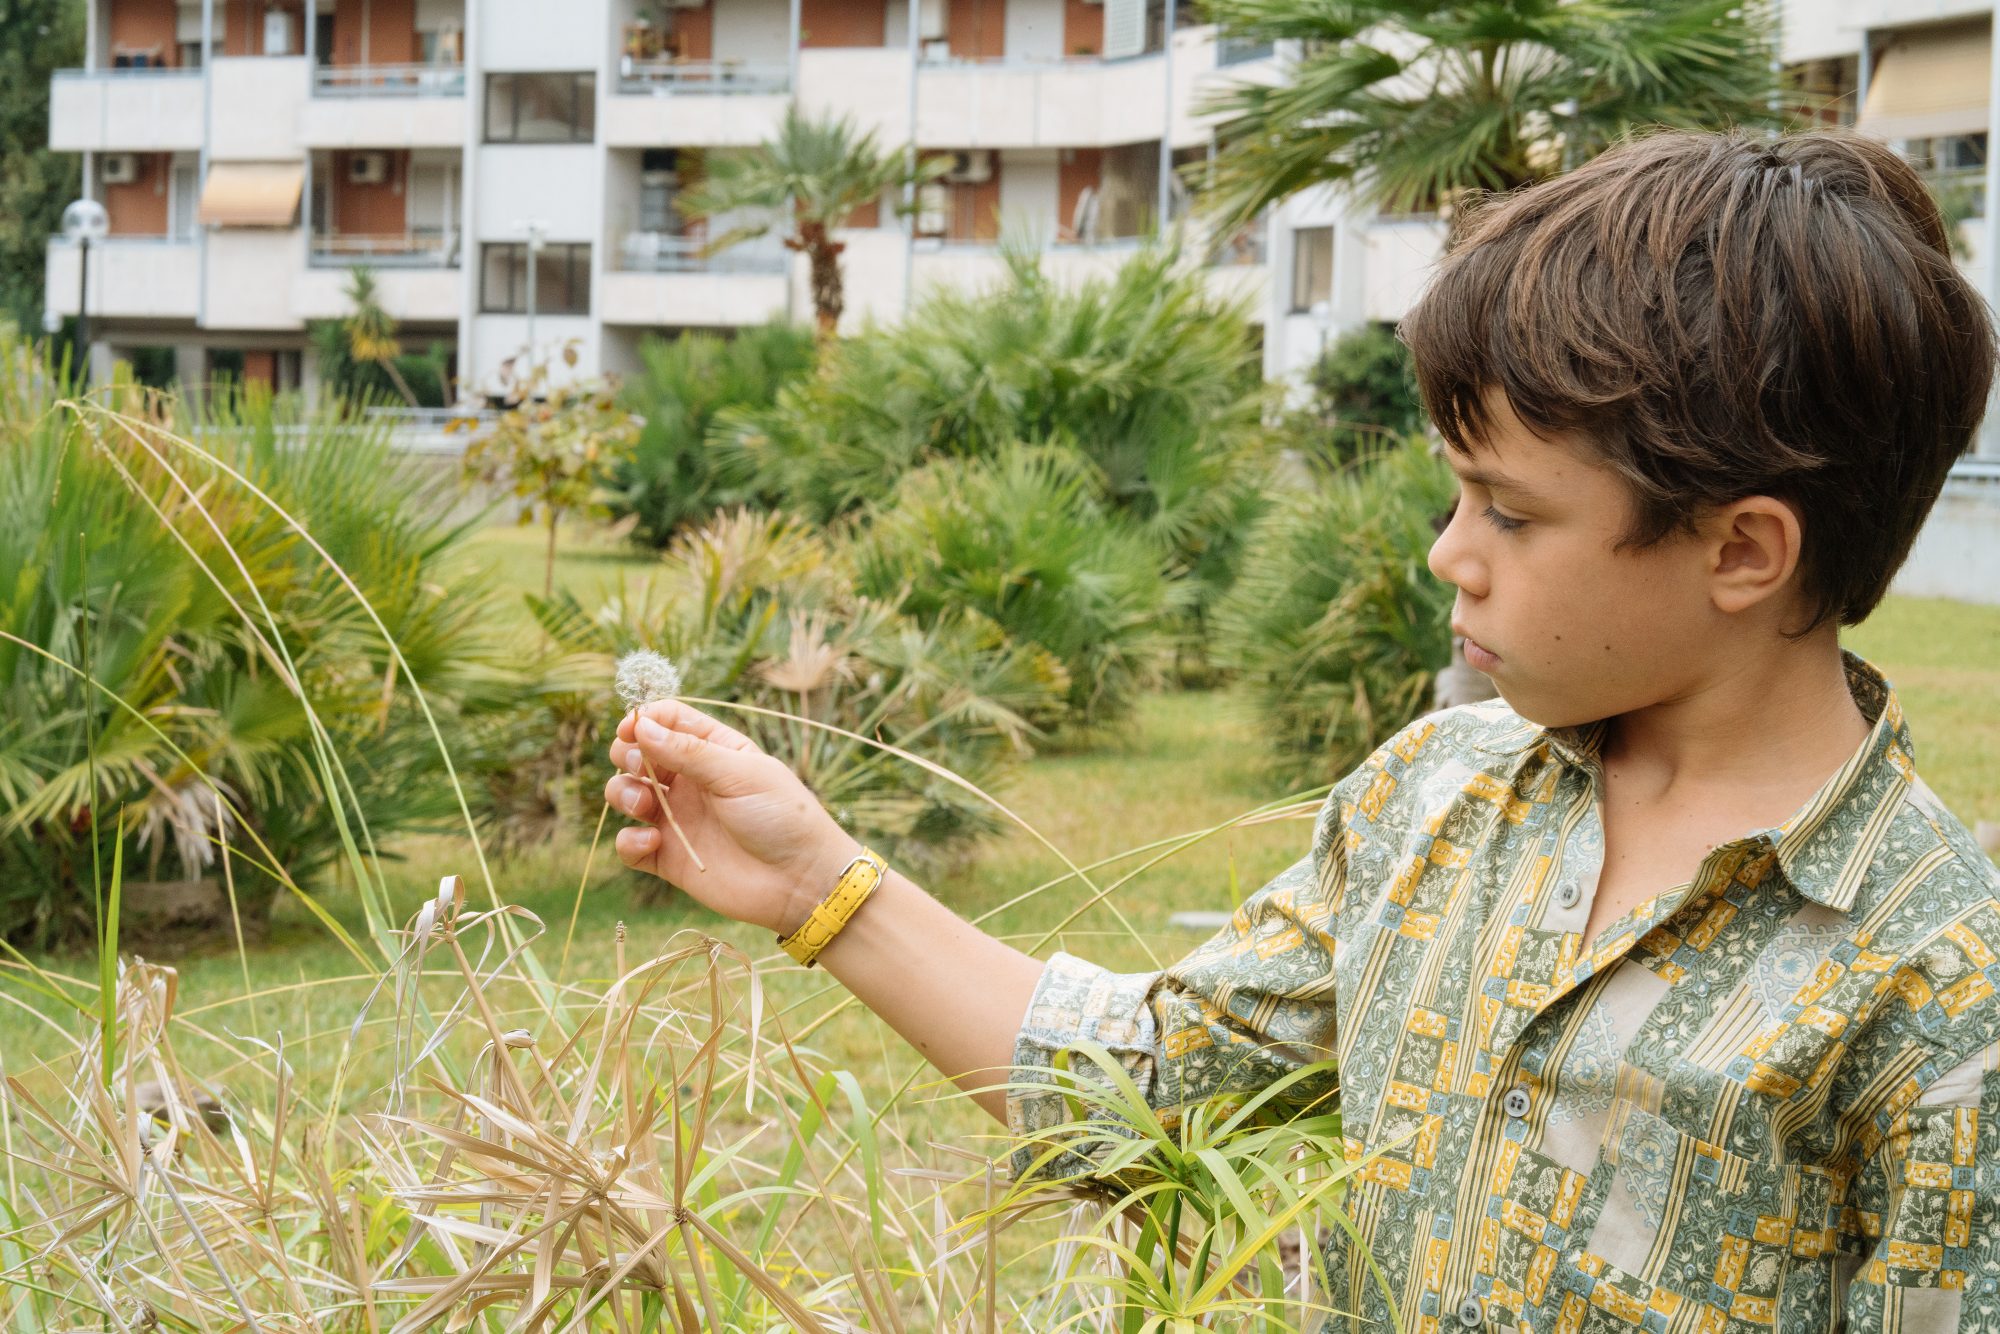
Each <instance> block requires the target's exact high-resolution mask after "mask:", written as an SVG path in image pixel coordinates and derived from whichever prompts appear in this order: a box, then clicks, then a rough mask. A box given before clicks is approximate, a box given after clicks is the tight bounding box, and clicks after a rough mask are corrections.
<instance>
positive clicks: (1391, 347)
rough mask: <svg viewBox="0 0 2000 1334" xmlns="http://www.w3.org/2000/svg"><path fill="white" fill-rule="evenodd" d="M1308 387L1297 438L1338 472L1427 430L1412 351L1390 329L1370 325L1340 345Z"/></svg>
mask: <svg viewBox="0 0 2000 1334" xmlns="http://www.w3.org/2000/svg"><path fill="white" fill-rule="evenodd" d="M1306 387H1307V389H1308V390H1309V395H1308V398H1307V400H1306V402H1305V404H1304V405H1303V406H1302V407H1301V408H1300V409H1299V411H1298V412H1297V413H1296V414H1295V415H1294V417H1293V420H1292V423H1291V425H1292V427H1293V431H1292V434H1293V435H1294V436H1296V437H1299V438H1300V439H1301V441H1302V443H1304V444H1305V446H1306V448H1307V451H1308V452H1309V453H1311V454H1314V455H1317V456H1319V457H1321V458H1323V459H1324V460H1326V461H1328V462H1330V463H1332V464H1334V465H1335V466H1339V465H1343V464H1346V463H1350V462H1352V461H1353V460H1354V459H1356V458H1357V457H1359V456H1361V455H1364V454H1368V453H1373V452H1379V451H1380V450H1382V449H1383V448H1385V447H1393V446H1394V445H1395V443H1396V442H1397V441H1400V440H1403V439H1405V438H1406V437H1408V436H1410V435H1412V434H1414V433H1416V432H1418V431H1421V430H1422V429H1423V428H1424V423H1425V421H1426V417H1425V415H1424V402H1423V398H1422V396H1421V395H1419V394H1418V392H1417V373H1416V367H1415V364H1414V363H1413V362H1412V361H1411V360H1410V349H1409V348H1407V347H1405V346H1403V343H1402V340H1401V339H1399V338H1397V337H1396V333H1395V330H1393V329H1391V328H1390V327H1389V326H1387V325H1382V324H1370V325H1364V326H1363V327H1361V328H1359V329H1355V330H1352V331H1351V332H1348V333H1345V334H1342V335H1341V336H1340V337H1339V338H1338V339H1336V340H1334V342H1333V344H1332V345H1331V346H1330V347H1328V348H1327V349H1326V351H1325V352H1324V353H1322V354H1321V355H1320V357H1319V359H1318V360H1316V361H1315V362H1313V364H1312V366H1311V367H1310V368H1309V369H1308V370H1307V371H1306Z"/></svg>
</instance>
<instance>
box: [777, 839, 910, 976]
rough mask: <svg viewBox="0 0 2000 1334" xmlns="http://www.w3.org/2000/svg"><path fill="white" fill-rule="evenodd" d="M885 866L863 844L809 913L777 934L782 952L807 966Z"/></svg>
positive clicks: (878, 879) (870, 889) (879, 879)
mask: <svg viewBox="0 0 2000 1334" xmlns="http://www.w3.org/2000/svg"><path fill="white" fill-rule="evenodd" d="M888 870H889V867H888V864H887V863H885V862H884V861H883V860H882V859H881V858H880V857H878V856H876V855H875V853H874V852H872V851H870V850H869V849H867V848H863V849H862V850H861V854H860V855H859V856H857V857H856V858H855V859H854V860H853V861H851V862H849V863H848V864H847V867H846V869H845V870H843V871H842V872H841V873H840V879H839V880H838V881H836V882H835V883H834V886H833V892H832V893H831V894H828V895H827V896H826V897H825V898H823V899H821V900H820V901H819V903H818V904H816V905H815V906H814V908H813V910H812V915H811V916H809V917H807V918H806V920H805V921H804V922H803V923H802V924H801V925H800V927H799V929H798V930H796V931H794V932H792V934H791V935H789V936H780V937H778V944H779V945H781V946H783V947H784V950H785V953H787V954H789V955H791V956H792V957H793V958H794V959H796V960H798V961H799V962H800V963H802V964H804V965H805V966H806V967H808V968H811V967H813V966H814V965H815V961H816V960H817V959H818V958H819V954H820V951H821V950H824V949H825V948H826V947H827V945H828V944H829V943H831V942H832V940H833V938H834V937H835V936H836V935H838V934H840V928H842V927H843V926H846V925H847V921H848V919H849V918H851V917H853V916H854V913H855V910H856V909H858V908H860V907H861V905H862V904H863V903H864V902H866V901H867V899H868V896H869V895H870V894H873V893H874V892H875V887H876V886H877V885H879V884H881V883H882V877H883V876H884V875H886V874H887V873H888Z"/></svg>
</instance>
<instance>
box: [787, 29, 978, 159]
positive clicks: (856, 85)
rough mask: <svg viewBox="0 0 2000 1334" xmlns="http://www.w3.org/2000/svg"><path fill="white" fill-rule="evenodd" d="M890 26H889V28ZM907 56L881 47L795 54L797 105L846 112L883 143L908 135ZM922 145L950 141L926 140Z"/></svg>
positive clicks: (816, 112) (813, 110)
mask: <svg viewBox="0 0 2000 1334" xmlns="http://www.w3.org/2000/svg"><path fill="white" fill-rule="evenodd" d="M892 30H893V29H892ZM909 99H910V58H909V55H908V54H907V53H906V52H903V51H895V50H888V49H884V48H881V47H866V46H857V47H821V48H815V49H812V50H807V51H801V52H799V88H798V102H799V109H800V110H801V111H803V112H806V113H808V114H812V115H824V114H827V113H833V114H841V115H847V116H851V117H852V118H853V119H854V121H855V122H856V124H858V125H859V126H860V127H861V128H862V129H872V130H875V131H876V132H877V133H878V134H879V135H880V136H881V137H882V139H883V140H884V141H885V142H887V143H892V144H900V143H902V142H904V141H905V140H907V139H908V138H909V123H910V114H909ZM924 142H926V143H948V142H950V141H949V140H933V139H928V138H926V139H925V140H924Z"/></svg>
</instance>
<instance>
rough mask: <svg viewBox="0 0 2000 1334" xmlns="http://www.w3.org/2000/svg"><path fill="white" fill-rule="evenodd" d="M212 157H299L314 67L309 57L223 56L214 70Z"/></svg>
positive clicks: (269, 159)
mask: <svg viewBox="0 0 2000 1334" xmlns="http://www.w3.org/2000/svg"><path fill="white" fill-rule="evenodd" d="M208 77H209V84H210V92H209V96H210V98H211V105H210V115H209V125H210V128H211V130H212V131H213V135H214V137H213V138H212V139H211V140H210V142H209V146H208V156H209V160H210V161H221V162H227V161H231V160H238V161H265V162H273V161H279V160H282V159H287V158H297V157H298V156H299V155H300V152H301V149H302V147H303V146H302V144H301V143H300V140H299V113H300V111H301V110H302V109H303V108H304V106H305V103H306V96H307V93H308V91H309V88H310V84H311V79H312V70H311V67H310V65H308V63H307V62H306V58H305V57H304V56H224V57H221V58H219V59H217V60H216V61H215V62H214V63H213V64H212V65H211V66H210V69H209V76H208Z"/></svg>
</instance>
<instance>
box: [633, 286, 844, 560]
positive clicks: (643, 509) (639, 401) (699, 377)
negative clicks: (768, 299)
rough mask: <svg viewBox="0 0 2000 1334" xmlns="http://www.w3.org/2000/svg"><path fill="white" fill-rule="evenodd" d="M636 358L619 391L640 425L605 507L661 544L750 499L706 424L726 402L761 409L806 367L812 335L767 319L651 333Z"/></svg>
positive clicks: (638, 534) (750, 491)
mask: <svg viewBox="0 0 2000 1334" xmlns="http://www.w3.org/2000/svg"><path fill="white" fill-rule="evenodd" d="M639 360H640V370H639V373H638V374H636V375H634V376H633V377H632V378H631V379H629V380H627V381H626V382H625V385H624V388H623V391H622V393H621V396H620V397H621V401H622V402H623V404H624V406H625V407H626V408H627V409H628V410H630V411H631V412H633V413H636V414H637V415H638V416H639V417H641V418H643V419H644V421H645V425H644V426H643V427H641V428H640V431H639V442H638V445H637V447H636V448H635V449H634V450H633V451H632V453H631V455H630V457H628V458H626V459H624V460H622V461H621V462H620V464H619V466H618V469H617V471H616V472H615V473H614V474H613V477H612V480H611V484H610V488H609V490H610V492H611V496H612V499H611V511H612V513H613V514H614V515H615V516H617V517H618V518H620V519H629V521H630V522H631V523H632V525H633V526H632V536H633V537H634V538H635V539H636V540H638V541H640V542H643V543H645V544H647V545H648V546H653V547H664V546H666V545H667V543H669V542H671V541H672V540H673V539H674V537H675V535H677V534H678V533H680V532H681V530H682V529H684V528H687V527H690V526H693V525H697V524H700V523H703V522H705V521H706V520H707V519H708V518H709V516H710V515H712V514H714V513H716V512H717V511H720V510H724V509H729V508H732V507H734V506H738V505H742V504H745V503H747V502H749V501H751V500H753V499H754V498H755V489H754V487H753V486H752V485H751V484H749V482H748V481H747V480H746V479H744V478H743V477H741V476H740V474H739V475H724V474H723V472H722V471H721V470H720V469H718V467H717V466H716V456H715V452H714V451H713V450H711V449H710V447H709V442H708V435H709V431H710V429H711V428H712V427H713V426H714V424H715V421H716V418H717V417H718V416H719V415H720V414H721V413H723V412H725V411H727V410H730V409H758V408H768V407H769V406H770V405H771V404H772V403H773V402H774V401H775V400H776V399H777V396H778V393H779V391H780V390H781V389H783V388H784V387H785V386H786V385H787V384H790V383H791V382H792V381H794V380H796V379H798V378H799V377H800V376H802V375H804V374H805V373H806V372H807V371H808V370H810V369H811V368H812V360H813V336H812V334H811V333H810V332H809V331H808V330H805V329H800V328H796V327H794V326H792V325H788V324H769V325H765V326H763V327H761V328H756V329H745V330H743V331H742V332H740V333H737V334H735V335H734V336H731V337H724V336H722V335H719V334H711V333H683V334H680V335H678V336H676V337H674V338H671V339H663V338H651V337H649V338H647V339H646V340H645V341H644V342H643V343H642V344H640V347H639Z"/></svg>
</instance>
